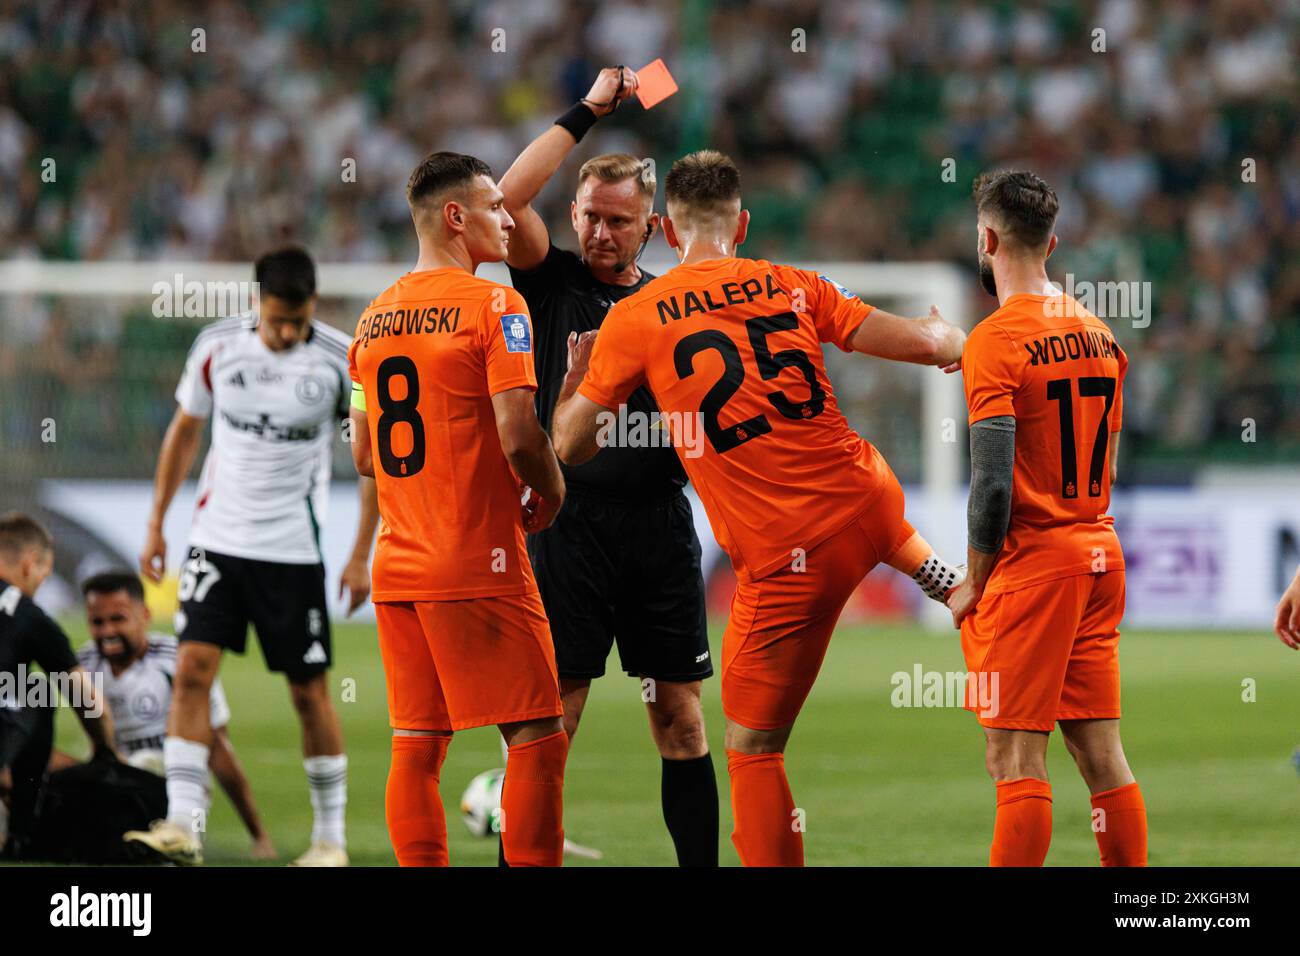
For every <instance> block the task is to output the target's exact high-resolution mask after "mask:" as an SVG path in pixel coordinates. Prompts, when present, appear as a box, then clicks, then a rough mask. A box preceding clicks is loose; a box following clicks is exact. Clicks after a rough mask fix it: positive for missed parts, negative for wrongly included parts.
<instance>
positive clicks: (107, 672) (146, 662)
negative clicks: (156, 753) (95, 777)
mask: <svg viewBox="0 0 1300 956" xmlns="http://www.w3.org/2000/svg"><path fill="white" fill-rule="evenodd" d="M77 660H78V661H79V662H80V663H81V666H82V667H84V668H85V669H86V671H87V672H89V673H91V674H103V675H104V696H106V697H107V698H108V711H109V713H110V714H112V715H113V742H114V746H116V747H117V749H118V750H119V751H120V752H121V753H122V754H123V755H130V754H132V753H135V752H137V751H140V750H161V749H162V745H163V738H164V737H165V736H167V711H168V709H169V708H170V707H171V703H172V679H173V678H174V677H175V675H176V638H174V637H172V636H171V635H170V634H154V633H150V634H149V647H148V649H147V650H146V651H145V652H144V657H142V658H140V659H139V660H138V661H136V662H135V663H133V664H132V665H131V666H130V667H128V668H127V669H126V670H124V671H122V673H120V674H118V675H117V676H116V677H114V676H113V669H112V668H111V667H110V666H109V664H108V661H106V660H105V659H104V658H103V657H101V656H100V653H99V648H98V647H96V646H95V642H94V641H91V642H90V643H88V644H85V645H83V646H82V647H81V648H79V649H78V650H77ZM210 702H211V707H210V710H209V714H210V716H211V719H212V729H213V730H217V729H219V728H221V727H224V726H226V724H228V723H230V705H229V704H228V703H226V693H225V691H224V690H222V689H221V679H220V678H217V679H216V680H214V681H213V682H212V695H211V698H210Z"/></svg>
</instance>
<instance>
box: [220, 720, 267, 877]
mask: <svg viewBox="0 0 1300 956" xmlns="http://www.w3.org/2000/svg"><path fill="white" fill-rule="evenodd" d="M208 768H209V769H210V770H211V771H212V775H213V776H214V777H216V778H217V782H218V783H219V784H221V789H222V790H224V791H225V794H226V796H227V797H229V798H230V802H231V804H232V805H233V806H234V808H235V811H236V812H237V813H238V814H239V819H240V820H242V821H243V822H244V829H245V830H247V831H248V835H249V836H250V837H252V838H253V856H254V858H256V859H259V860H269V859H273V858H274V857H275V846H274V845H273V844H272V843H271V835H270V834H269V833H267V832H266V829H265V828H264V827H263V826H262V818H261V816H260V815H259V814H258V812H257V804H256V803H255V802H254V800H253V787H252V785H251V784H250V783H249V782H248V776H247V775H246V774H245V773H244V768H243V767H242V766H241V765H240V763H239V758H238V757H236V756H235V747H234V745H233V744H232V743H231V742H230V733H229V731H228V729H227V728H225V727H215V728H213V731H212V750H211V751H210V752H209V754H208Z"/></svg>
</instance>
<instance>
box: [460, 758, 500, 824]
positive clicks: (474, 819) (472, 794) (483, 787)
mask: <svg viewBox="0 0 1300 956" xmlns="http://www.w3.org/2000/svg"><path fill="white" fill-rule="evenodd" d="M505 779H506V772H505V769H504V768H498V769H496V770H484V771H483V772H482V773H481V774H479V775H478V776H477V777H475V778H474V779H473V780H471V781H470V782H469V786H468V787H466V788H465V793H464V794H463V795H462V796H461V798H460V818H461V820H463V821H464V822H465V827H466V828H467V829H468V830H469V832H470V833H472V834H474V835H475V836H476V837H490V836H492V834H494V833H499V832H500V830H501V786H502V784H503V783H504V782H505Z"/></svg>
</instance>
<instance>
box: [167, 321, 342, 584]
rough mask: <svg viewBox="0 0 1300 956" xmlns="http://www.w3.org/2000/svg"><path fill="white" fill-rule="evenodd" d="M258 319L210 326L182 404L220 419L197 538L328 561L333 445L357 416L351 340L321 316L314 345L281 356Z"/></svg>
mask: <svg viewBox="0 0 1300 956" xmlns="http://www.w3.org/2000/svg"><path fill="white" fill-rule="evenodd" d="M256 321H257V320H256V318H255V317H254V316H252V315H246V316H236V317H233V318H229V319H222V320H221V321H218V322H213V323H212V324H211V325H208V326H205V327H204V329H203V331H201V332H200V333H199V335H198V338H196V339H195V340H194V345H193V347H191V349H190V354H189V357H188V358H187V359H186V360H185V372H184V374H183V375H182V376H181V381H180V385H178V386H177V388H176V401H177V402H178V403H179V404H180V407H181V409H182V410H183V411H184V412H185V413H186V414H187V415H193V416H195V417H199V418H206V417H208V416H211V417H212V444H211V447H210V448H209V449H208V456H207V458H206V459H205V461H204V462H203V475H202V478H201V479H200V481H199V493H198V500H197V503H196V505H195V509H194V525H193V528H192V530H191V532H190V540H189V543H190V545H191V546H192V547H198V548H205V549H207V550H209V551H215V552H216V553H218V554H227V555H232V556H234V557H240V558H251V559H254V560H258V561H277V562H281V563H284V564H316V563H317V562H319V561H321V559H322V558H321V551H320V541H319V529H320V527H321V525H322V524H323V523H324V521H325V507H326V502H327V501H328V498H329V482H330V457H331V456H330V445H331V442H332V440H333V438H334V430H335V428H336V427H337V423H338V422H339V421H340V419H343V418H346V417H347V415H348V404H349V401H350V399H351V394H352V389H351V384H352V383H351V381H350V379H349V376H348V358H347V353H348V346H349V345H351V341H352V340H351V339H350V338H349V337H348V336H347V335H345V334H344V333H342V332H340V331H338V330H337V329H335V328H333V327H331V326H329V325H327V324H325V323H324V322H318V321H315V320H313V321H312V323H311V333H310V334H309V335H308V337H307V340H306V341H305V342H301V343H299V344H298V345H295V346H294V347H293V348H290V349H287V350H285V351H283V352H273V351H272V350H271V349H269V348H267V346H266V345H265V344H264V343H263V342H262V339H261V337H260V336H259V335H258V334H257V325H256Z"/></svg>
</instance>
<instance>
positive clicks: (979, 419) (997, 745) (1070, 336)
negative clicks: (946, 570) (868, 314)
mask: <svg viewBox="0 0 1300 956" xmlns="http://www.w3.org/2000/svg"><path fill="white" fill-rule="evenodd" d="M975 203H976V207H977V210H978V228H979V245H978V258H979V272H980V280H981V282H982V283H983V285H984V288H985V290H987V291H988V293H989V294H990V295H994V296H997V298H998V303H999V308H998V310H997V311H996V312H994V313H993V314H992V315H990V316H988V318H986V319H984V321H982V322H981V323H980V324H979V325H978V326H976V328H975V329H974V331H972V332H971V334H970V338H969V339H968V340H967V342H966V351H965V354H964V355H963V356H962V375H963V377H964V379H965V386H966V404H967V406H968V408H969V413H970V419H969V420H970V426H971V431H970V449H971V489H970V504H969V507H968V509H967V520H968V524H969V528H968V532H967V536H968V543H969V556H968V558H967V572H966V580H965V581H964V582H963V583H962V584H961V585H960V586H959V587H957V588H956V589H955V590H954V591H953V592H952V594H951V595H949V598H948V606H949V607H950V608H951V609H952V616H953V623H954V624H955V625H956V626H958V627H960V628H961V644H962V652H963V653H964V654H965V657H966V667H967V670H968V671H969V672H971V673H972V675H974V676H975V677H976V678H977V679H978V680H979V681H980V682H981V684H980V686H987V687H989V688H996V689H997V694H996V700H995V706H992V707H989V708H987V710H986V711H981V712H980V713H979V718H980V723H981V724H982V725H983V726H984V736H985V758H984V759H985V766H987V768H988V771H989V774H990V775H991V776H992V777H993V779H994V780H995V781H996V782H997V816H996V820H995V823H994V827H993V845H992V848H991V850H990V852H989V863H990V864H991V865H993V866H1041V865H1042V863H1043V859H1044V857H1045V856H1046V855H1047V847H1048V844H1049V843H1050V841H1051V837H1052V790H1051V785H1050V784H1049V783H1048V782H1047V762H1046V754H1047V740H1048V735H1049V734H1050V733H1051V731H1052V727H1053V726H1054V725H1055V724H1057V723H1058V722H1059V723H1060V726H1061V734H1062V736H1064V738H1065V745H1066V747H1067V748H1068V749H1069V751H1070V754H1071V756H1073V757H1074V760H1075V763H1076V764H1077V765H1078V767H1079V772H1080V773H1081V774H1082V775H1083V779H1084V782H1085V783H1087V785H1088V789H1089V791H1091V793H1092V806H1093V830H1094V832H1095V833H1096V836H1097V846H1098V848H1099V849H1100V851H1101V862H1102V865H1103V866H1145V865H1146V861H1147V824H1146V809H1145V807H1144V805H1143V802H1142V793H1141V791H1140V790H1139V789H1138V785H1137V782H1136V781H1135V780H1134V779H1133V774H1132V772H1131V771H1130V770H1129V766H1128V761H1127V760H1126V759H1125V756H1124V748H1123V746H1122V745H1121V743H1120V736H1119V715H1120V708H1119V629H1118V628H1119V622H1120V619H1121V618H1122V617H1123V616H1124V553H1123V551H1121V550H1120V545H1119V538H1118V537H1117V536H1116V534H1115V529H1114V519H1112V518H1111V517H1110V516H1109V515H1108V514H1106V509H1107V508H1108V507H1109V506H1110V488H1111V484H1112V483H1113V482H1114V480H1115V474H1116V467H1117V453H1118V449H1119V431H1120V422H1121V417H1122V410H1123V402H1124V398H1123V391H1124V372H1125V369H1126V368H1127V367H1128V359H1127V358H1126V357H1125V355H1124V353H1123V352H1122V351H1121V350H1120V348H1119V346H1118V345H1117V344H1116V343H1115V337H1114V336H1113V335H1112V334H1111V332H1110V329H1109V328H1107V326H1106V324H1105V323H1104V322H1102V321H1101V320H1100V319H1098V318H1097V317H1096V316H1094V315H1093V314H1092V313H1090V312H1089V311H1088V310H1087V309H1084V308H1083V307H1082V306H1081V305H1079V303H1078V302H1076V301H1075V300H1074V299H1073V298H1071V297H1070V296H1067V295H1063V294H1062V293H1061V291H1060V289H1059V288H1057V287H1056V286H1054V285H1053V284H1052V283H1051V282H1050V281H1049V280H1048V278H1047V267H1046V263H1047V257H1048V256H1050V255H1051V254H1052V250H1053V249H1055V248H1056V236H1055V235H1053V233H1052V228H1053V225H1054V224H1055V222H1056V214H1057V211H1058V208H1059V206H1058V203H1057V199H1056V194H1055V193H1054V192H1053V191H1052V189H1051V187H1049V186H1048V185H1047V184H1046V183H1045V182H1043V181H1042V180H1041V179H1039V178H1038V177H1037V176H1035V175H1034V174H1032V173H1028V172H1000V173H995V174H992V175H990V176H985V177H981V178H980V179H979V180H977V181H976V183H975ZM994 680H996V683H994V682H993V681H994ZM968 709H972V710H973V709H975V708H974V707H973V706H970V704H969V702H968Z"/></svg>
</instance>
